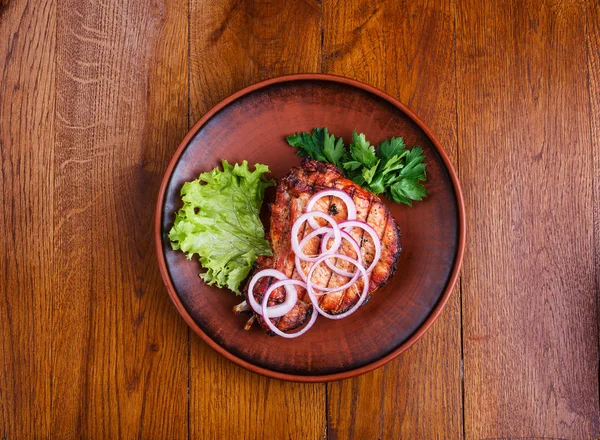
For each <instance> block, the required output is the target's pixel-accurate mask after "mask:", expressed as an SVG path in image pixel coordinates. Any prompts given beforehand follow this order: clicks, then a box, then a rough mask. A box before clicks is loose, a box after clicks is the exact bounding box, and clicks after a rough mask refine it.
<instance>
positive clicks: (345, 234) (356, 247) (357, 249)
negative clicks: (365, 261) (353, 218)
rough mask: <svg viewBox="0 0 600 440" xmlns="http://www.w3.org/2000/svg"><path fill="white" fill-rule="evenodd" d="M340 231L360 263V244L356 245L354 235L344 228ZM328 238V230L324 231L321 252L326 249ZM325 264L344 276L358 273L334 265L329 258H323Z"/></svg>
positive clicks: (329, 235) (329, 236)
mask: <svg viewBox="0 0 600 440" xmlns="http://www.w3.org/2000/svg"><path fill="white" fill-rule="evenodd" d="M340 233H341V234H342V239H346V241H347V242H348V243H350V245H351V246H352V248H353V249H354V251H355V252H356V259H357V260H358V261H359V262H360V264H361V265H362V254H361V253H360V246H359V245H358V243H357V242H356V240H355V239H354V237H353V236H352V235H350V234H349V233H348V232H346V231H344V230H340ZM330 238H331V234H330V233H328V232H327V233H325V236H324V237H323V239H322V240H321V252H325V251H326V250H327V241H328V240H329V239H330ZM340 246H341V243H340ZM321 255H323V254H321ZM325 265H326V266H327V267H328V268H330V269H331V270H332V271H333V272H335V273H337V274H338V275H341V276H344V277H352V276H354V274H356V273H358V272H348V271H345V270H343V269H340V268H339V267H336V266H335V264H333V263H330V262H329V259H326V260H325ZM305 281H306V280H305Z"/></svg>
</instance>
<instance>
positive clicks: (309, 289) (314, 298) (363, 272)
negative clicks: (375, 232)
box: [306, 254, 369, 319]
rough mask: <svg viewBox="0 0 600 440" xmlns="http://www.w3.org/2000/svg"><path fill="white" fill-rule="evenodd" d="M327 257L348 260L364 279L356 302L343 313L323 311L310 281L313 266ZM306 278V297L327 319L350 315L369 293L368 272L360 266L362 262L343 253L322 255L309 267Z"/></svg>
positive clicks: (313, 269)
mask: <svg viewBox="0 0 600 440" xmlns="http://www.w3.org/2000/svg"><path fill="white" fill-rule="evenodd" d="M328 258H341V259H342V260H345V261H348V262H350V263H352V264H354V265H355V266H356V268H357V269H358V271H359V272H360V273H361V275H362V277H363V281H364V284H363V291H362V293H361V295H360V297H359V298H358V301H357V302H356V304H354V306H352V307H351V308H350V310H347V311H345V312H344V313H341V314H339V315H330V314H329V313H326V312H324V311H323V309H321V307H319V300H318V298H317V294H316V292H315V290H314V286H313V284H312V283H311V282H310V279H311V278H312V275H313V272H314V271H315V268H316V267H317V266H318V265H319V264H320V263H321V262H322V261H323V260H325V259H328ZM307 278H308V282H307V283H306V291H307V293H308V297H309V298H310V300H311V302H312V304H313V307H314V308H315V310H317V311H318V312H319V314H320V315H323V316H324V317H326V318H329V319H342V318H345V317H346V316H349V315H351V314H352V313H354V312H355V311H356V309H358V308H359V307H360V306H361V305H362V303H363V302H364V301H365V299H366V298H367V293H369V274H368V273H367V271H366V270H365V268H364V267H363V266H362V264H360V263H359V262H358V260H355V259H354V258H350V257H349V256H347V255H343V254H333V255H323V256H322V257H321V258H319V260H317V261H316V262H315V264H313V266H312V267H311V268H310V270H309V271H308V275H307Z"/></svg>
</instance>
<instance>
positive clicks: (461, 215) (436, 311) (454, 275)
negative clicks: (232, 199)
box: [154, 73, 466, 383]
mask: <svg viewBox="0 0 600 440" xmlns="http://www.w3.org/2000/svg"><path fill="white" fill-rule="evenodd" d="M306 80H309V81H310V80H313V81H327V82H333V83H338V84H345V85H350V86H353V87H355V88H358V89H361V90H364V91H366V92H368V93H371V94H373V95H376V96H377V97H379V98H381V99H384V100H385V101H387V102H389V103H390V104H392V105H393V106H394V107H396V108H398V109H399V110H400V111H402V112H403V113H404V114H405V115H406V116H408V117H409V118H410V119H411V120H412V121H413V122H414V123H415V124H417V125H418V126H419V128H420V129H421V130H423V132H424V133H425V134H426V135H427V137H428V138H429V139H430V140H431V142H432V144H433V146H434V147H435V149H436V150H437V152H438V153H439V155H440V157H441V158H442V160H443V162H444V165H445V166H446V169H447V171H448V174H449V175H450V179H451V181H452V186H453V189H454V193H455V195H456V201H457V205H458V206H457V207H458V247H457V252H456V258H455V260H454V263H453V266H452V271H451V273H450V279H449V281H448V283H447V284H446V287H445V288H444V291H443V293H442V295H441V297H440V299H439V300H438V302H437V304H436V305H435V307H434V308H433V310H432V311H431V312H430V313H429V315H428V316H427V318H426V319H425V321H424V322H423V323H422V324H421V325H420V326H419V327H417V329H416V330H415V331H414V333H413V334H411V335H410V337H409V338H408V339H407V340H406V341H404V342H403V343H402V344H400V345H399V346H398V347H396V348H395V349H394V350H392V351H391V352H389V353H388V354H386V355H385V356H383V357H381V358H379V359H376V360H374V361H372V362H370V363H368V364H366V365H363V366H361V367H358V368H352V369H349V370H345V371H340V372H336V373H331V374H325V375H300V374H290V373H282V372H279V371H273V370H269V369H268V368H264V367H260V366H258V365H255V364H253V363H251V362H248V361H246V360H244V359H241V358H239V357H237V356H236V355H234V354H233V353H231V352H229V351H227V350H226V349H225V348H223V347H222V346H220V345H219V344H218V343H217V342H215V341H214V340H213V339H212V338H210V337H209V336H208V335H207V334H206V333H205V332H204V331H203V330H202V329H201V328H200V326H199V325H198V324H197V323H196V321H195V320H194V319H193V318H192V316H191V315H190V314H189V313H188V311H187V310H186V308H185V307H184V305H183V303H182V302H181V300H180V298H179V296H178V295H177V292H176V290H175V287H174V286H173V282H172V280H171V277H170V275H169V272H168V269H167V263H166V257H165V255H164V252H163V246H162V230H161V229H162V227H161V225H162V208H163V205H164V200H165V193H166V189H167V186H168V183H169V181H170V179H171V176H172V173H173V170H174V168H175V166H176V165H177V162H178V161H179V158H180V157H181V155H182V153H183V151H184V150H185V148H186V147H187V146H188V145H189V143H190V141H191V140H192V139H193V137H194V136H195V135H196V134H197V133H198V131H199V130H200V129H201V128H202V127H203V126H204V125H205V124H206V122H208V121H209V120H210V119H211V118H212V117H213V116H214V115H215V114H216V113H217V112H219V111H220V110H222V109H223V108H225V107H227V106H228V105H229V104H231V103H232V102H234V101H236V100H237V99H239V98H241V97H243V96H245V95H247V94H249V93H252V92H255V91H257V90H260V89H263V88H266V87H269V86H271V85H273V84H278V83H284V82H294V81H306ZM154 242H155V249H156V256H157V258H158V265H159V269H160V273H161V278H162V280H163V283H164V284H165V286H166V288H167V291H168V293H169V296H170V298H171V301H172V302H173V303H174V304H175V307H176V309H177V311H178V312H179V314H180V315H181V316H182V317H183V319H184V320H185V321H186V323H187V324H188V325H189V326H190V328H191V329H192V330H194V332H195V333H196V334H197V335H198V336H200V338H201V339H202V340H203V341H204V342H206V343H207V344H208V345H209V346H210V347H211V348H212V349H213V350H215V351H216V352H217V353H219V354H220V355H222V356H224V357H225V358H226V359H228V360H230V361H232V362H234V363H235V364H237V365H239V366H240V367H242V368H245V369H246V370H249V371H251V372H253V373H257V374H260V375H263V376H267V377H271V378H274V379H279V380H285V381H292V382H304V383H319V382H331V381H336V380H342V379H348V378H351V377H355V376H358V375H361V374H364V373H367V372H369V371H372V370H374V369H376V368H379V367H381V366H383V365H384V364H386V363H388V362H389V361H391V360H393V359H395V358H397V357H398V356H399V355H400V354H401V353H403V352H405V351H406V350H408V349H409V348H410V347H411V346H412V345H413V344H414V343H415V342H417V341H418V340H419V339H420V338H421V336H423V334H424V333H425V332H426V331H427V330H428V329H429V327H431V325H432V324H433V323H434V322H435V320H436V319H437V318H438V317H439V315H440V314H441V312H442V310H443V309H444V308H445V306H446V304H447V303H448V300H449V298H450V295H451V293H452V291H453V290H454V287H455V285H456V282H457V281H458V278H459V275H460V269H461V266H462V261H463V256H464V249H465V243H466V219H465V206H464V197H463V192H462V189H461V185H460V182H459V180H458V175H457V173H456V170H455V169H454V166H453V165H452V162H451V161H450V158H449V157H448V154H447V153H446V151H445V150H444V148H443V147H442V145H441V143H440V141H439V140H438V138H437V137H436V136H435V134H434V133H433V132H432V131H431V130H430V129H429V127H428V126H427V125H425V123H424V122H423V121H422V120H421V119H420V118H419V117H418V116H417V115H416V114H415V113H413V111H412V110H410V109H409V108H408V107H407V106H405V105H404V104H402V103H401V102H400V101H399V100H397V99H396V98H394V97H393V96H391V95H389V94H388V93H386V92H384V91H382V90H379V89H377V88H375V87H373V86H370V85H368V84H365V83H363V82H360V81H357V80H354V79H350V78H347V77H343V76H338V75H331V74H326V73H296V74H290V75H282V76H277V77H274V78H270V79H267V80H264V81H260V82H257V83H255V84H252V85H250V86H247V87H244V88H242V89H240V90H238V91H237V92H235V93H233V94H231V95H229V96H228V97H227V98H225V99H223V100H222V101H220V102H219V103H218V104H217V105H215V106H214V107H212V108H211V109H210V110H209V111H208V112H207V113H205V114H204V116H202V118H200V119H199V120H198V122H196V123H195V124H194V125H193V126H192V127H191V128H190V130H189V131H188V133H187V134H186V135H185V137H184V138H183V140H182V141H181V142H180V143H179V146H178V147H177V149H176V150H175V152H174V153H173V156H172V157H171V160H170V161H169V164H168V166H167V168H166V170H165V172H164V175H163V178H162V180H161V184H160V189H159V192H158V198H157V203H156V208H155V214H154Z"/></svg>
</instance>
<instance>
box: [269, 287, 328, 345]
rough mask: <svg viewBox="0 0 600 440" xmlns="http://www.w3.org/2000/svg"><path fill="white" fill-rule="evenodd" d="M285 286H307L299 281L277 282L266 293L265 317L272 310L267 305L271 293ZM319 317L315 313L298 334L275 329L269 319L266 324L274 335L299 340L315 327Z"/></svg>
mask: <svg viewBox="0 0 600 440" xmlns="http://www.w3.org/2000/svg"><path fill="white" fill-rule="evenodd" d="M284 285H285V286H286V287H287V285H296V286H302V287H304V288H306V284H305V283H303V282H302V281H298V280H289V279H288V280H284V281H277V282H275V283H274V284H273V285H272V286H271V287H269V289H268V290H267V291H266V292H265V296H264V297H263V300H262V305H261V311H262V315H263V316H265V315H266V314H267V313H268V312H269V309H270V308H267V303H268V302H269V297H270V296H271V293H273V291H274V290H275V289H277V288H278V287H281V286H284ZM294 290H296V289H294ZM294 304H295V303H294ZM286 313H287V312H286ZM318 316H319V314H318V313H316V312H315V311H313V312H312V315H311V317H310V320H309V321H308V322H307V323H306V325H305V326H304V328H302V329H301V330H299V331H297V332H296V333H285V332H282V331H281V330H279V329H278V328H277V327H275V325H273V323H272V322H271V320H270V319H269V318H266V319H265V324H267V327H269V330H271V331H272V332H273V333H275V334H277V335H279V336H281V337H283V338H288V339H291V338H297V337H298V336H301V335H303V334H304V333H306V332H307V331H308V330H309V329H310V328H311V327H312V326H313V324H314V323H315V321H316V320H317V317H318Z"/></svg>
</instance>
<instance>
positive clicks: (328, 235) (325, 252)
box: [294, 226, 362, 292]
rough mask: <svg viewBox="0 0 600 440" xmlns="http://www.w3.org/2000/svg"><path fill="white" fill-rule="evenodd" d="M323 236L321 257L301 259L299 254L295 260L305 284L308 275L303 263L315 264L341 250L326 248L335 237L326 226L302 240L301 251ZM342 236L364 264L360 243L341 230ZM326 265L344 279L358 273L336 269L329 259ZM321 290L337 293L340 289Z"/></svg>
mask: <svg viewBox="0 0 600 440" xmlns="http://www.w3.org/2000/svg"><path fill="white" fill-rule="evenodd" d="M321 234H325V236H324V237H323V239H322V240H321V253H320V254H319V255H317V256H316V257H305V258H300V257H299V256H298V254H296V256H295V258H294V262H295V264H296V270H297V271H298V275H299V276H300V278H301V279H302V281H304V282H306V274H305V273H304V270H303V268H302V264H301V261H308V262H311V263H313V262H315V261H317V260H318V259H319V258H320V257H322V256H323V255H328V254H331V253H335V252H337V251H338V250H339V247H338V249H334V248H333V246H332V247H331V248H329V249H327V248H326V247H325V246H326V245H327V241H328V240H329V239H330V238H331V237H332V236H333V231H332V228H329V227H326V226H322V227H320V228H318V229H315V230H314V231H312V232H311V233H310V234H308V235H307V236H305V237H304V238H303V239H302V241H301V242H300V244H299V247H300V249H304V246H306V243H307V242H308V240H310V239H312V238H314V237H315V236H317V235H321ZM340 234H341V236H342V238H343V239H346V240H347V241H348V242H349V243H350V245H351V246H352V248H353V249H354V251H355V252H356V255H357V257H358V261H360V263H361V264H362V255H361V253H360V247H359V246H358V243H357V242H356V240H355V239H354V237H352V236H351V235H350V234H348V233H347V232H346V231H342V230H340ZM340 245H341V243H340ZM325 264H326V265H327V267H329V268H330V269H331V270H332V271H333V272H335V273H337V274H338V275H341V276H344V277H353V276H354V275H355V274H357V273H358V272H348V271H345V270H343V269H340V268H339V267H336V266H335V264H333V263H330V262H329V260H328V259H327V260H325ZM319 290H326V291H329V292H335V291H337V290H339V288H336V289H327V288H321V287H319Z"/></svg>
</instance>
